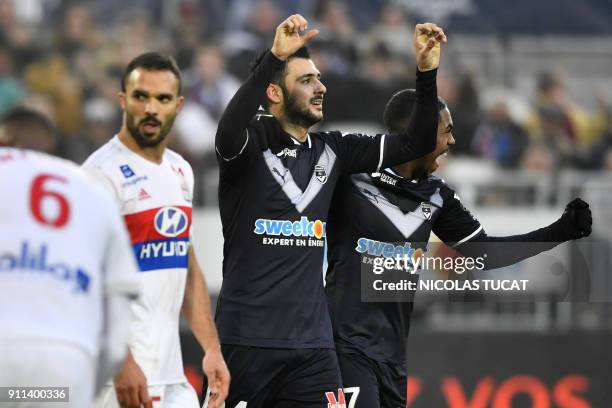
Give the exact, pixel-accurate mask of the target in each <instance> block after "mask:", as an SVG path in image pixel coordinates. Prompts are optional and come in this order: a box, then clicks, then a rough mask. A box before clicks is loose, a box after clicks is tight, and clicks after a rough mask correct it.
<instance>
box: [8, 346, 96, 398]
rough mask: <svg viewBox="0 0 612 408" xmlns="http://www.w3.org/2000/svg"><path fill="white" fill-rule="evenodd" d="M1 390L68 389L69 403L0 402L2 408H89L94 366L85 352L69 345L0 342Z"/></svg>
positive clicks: (92, 392)
mask: <svg viewBox="0 0 612 408" xmlns="http://www.w3.org/2000/svg"><path fill="white" fill-rule="evenodd" d="M0 350H1V351H0V387H7V386H22V387H68V388H69V396H68V398H69V402H68V403H66V402H40V401H38V402H17V403H15V404H12V403H0V406H1V407H3V408H4V407H15V408H34V407H45V408H55V407H62V408H66V407H74V408H81V407H89V406H91V403H92V401H93V395H94V387H95V386H94V381H95V372H96V368H95V363H94V359H93V357H91V356H90V355H89V354H88V353H87V352H86V351H85V350H83V349H82V348H80V347H76V346H73V345H71V344H68V343H61V342H48V343H45V342H42V341H41V340H36V341H31V342H30V341H19V342H16V341H15V342H5V341H0Z"/></svg>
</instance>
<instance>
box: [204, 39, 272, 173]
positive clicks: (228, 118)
mask: <svg viewBox="0 0 612 408" xmlns="http://www.w3.org/2000/svg"><path fill="white" fill-rule="evenodd" d="M282 64H283V62H282V61H281V60H279V59H278V58H276V57H275V56H274V54H272V53H271V52H270V51H268V53H267V54H266V55H265V56H264V58H263V59H262V61H261V62H260V64H259V65H258V66H257V68H255V70H254V71H253V72H252V73H251V75H249V77H248V78H247V80H246V81H245V82H244V83H243V84H242V86H241V87H240V89H238V91H237V92H236V94H235V95H234V96H233V98H232V99H231V100H230V102H229V104H228V105H227V107H226V108H225V111H224V112H223V114H222V115H221V119H220V120H219V126H218V127H217V134H216V136H215V148H216V150H217V155H218V157H219V161H220V162H221V163H229V162H231V161H232V160H234V159H236V158H237V157H239V156H240V155H241V154H242V153H244V152H245V151H248V149H246V147H247V144H248V143H249V140H250V139H254V138H253V137H252V136H251V137H250V136H249V134H248V131H247V127H248V125H249V122H250V121H251V119H252V118H253V116H254V115H255V113H256V112H257V109H258V108H259V106H260V105H261V104H262V102H263V100H264V98H265V92H266V88H267V87H268V85H269V84H270V81H271V80H272V78H273V77H274V74H275V73H276V72H277V70H279V69H280V68H281V67H282Z"/></svg>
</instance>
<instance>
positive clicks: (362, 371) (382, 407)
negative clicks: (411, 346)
mask: <svg viewBox="0 0 612 408" xmlns="http://www.w3.org/2000/svg"><path fill="white" fill-rule="evenodd" d="M338 362H339V363H340V371H341V372H342V381H343V382H344V392H345V395H346V401H347V407H348V402H349V400H350V398H351V397H354V395H355V392H358V393H359V394H358V397H357V399H356V403H355V406H354V407H355V408H405V407H406V391H407V381H408V380H407V375H406V368H405V364H388V363H381V362H378V361H376V360H373V359H371V358H369V357H367V356H365V355H363V354H359V353H338ZM357 387H358V388H357Z"/></svg>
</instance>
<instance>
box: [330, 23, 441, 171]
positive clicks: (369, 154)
mask: <svg viewBox="0 0 612 408" xmlns="http://www.w3.org/2000/svg"><path fill="white" fill-rule="evenodd" d="M445 41H446V36H445V34H444V31H442V29H441V28H440V27H438V26H436V25H435V24H432V23H425V24H417V25H416V27H415V30H414V36H413V46H414V51H415V55H416V60H417V69H418V70H417V79H416V101H415V107H414V109H413V110H412V113H411V114H410V118H409V120H408V121H407V123H406V125H405V126H403V127H402V131H401V132H400V133H391V134H385V135H376V136H375V137H364V135H360V134H348V135H340V133H338V132H330V134H329V135H330V137H329V140H330V142H331V143H334V144H335V145H336V146H337V147H336V149H335V150H336V151H337V153H338V154H339V156H340V159H341V161H342V163H343V165H344V169H345V171H346V172H348V173H361V172H378V171H380V170H381V169H383V168H385V167H389V166H394V165H397V164H401V163H405V162H408V161H411V160H414V159H417V158H419V157H422V156H425V155H426V154H428V153H430V152H432V151H433V150H434V149H435V147H436V135H437V129H438V95H437V85H436V74H437V68H438V65H439V63H440V44H441V43H442V42H445Z"/></svg>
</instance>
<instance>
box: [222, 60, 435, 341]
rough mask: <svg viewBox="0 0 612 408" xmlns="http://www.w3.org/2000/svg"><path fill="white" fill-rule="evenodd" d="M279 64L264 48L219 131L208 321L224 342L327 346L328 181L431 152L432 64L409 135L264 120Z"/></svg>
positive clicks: (421, 80) (421, 78)
mask: <svg viewBox="0 0 612 408" xmlns="http://www.w3.org/2000/svg"><path fill="white" fill-rule="evenodd" d="M278 66H279V61H278V60H276V59H275V57H274V56H273V55H272V54H270V53H268V55H267V56H266V57H265V58H264V60H263V62H262V63H261V65H260V66H259V67H258V68H257V69H256V70H255V72H254V73H253V74H252V75H251V76H250V78H249V79H248V80H247V81H246V82H245V84H243V86H242V87H241V89H240V90H239V91H238V92H237V94H236V96H234V98H233V99H232V101H231V102H230V104H229V105H228V108H227V109H226V111H225V113H224V115H223V117H222V119H221V121H220V124H219V129H218V131H217V137H216V144H217V153H218V156H217V158H218V161H219V167H220V180H219V207H220V212H221V222H222V225H223V236H224V239H225V242H224V247H223V284H222V287H221V292H220V294H219V300H218V304H217V312H216V324H217V327H218V330H219V336H220V340H221V343H222V344H234V345H244V346H256V347H269V348H333V347H334V343H333V336H332V330H331V322H330V319H329V313H328V309H327V302H326V299H325V292H324V287H323V278H322V267H323V252H324V245H325V238H326V236H327V231H326V224H327V217H328V213H329V208H330V203H331V200H332V196H333V192H334V189H335V187H336V184H337V183H338V180H339V179H340V177H341V176H343V175H344V174H350V173H357V172H364V171H377V169H379V168H382V167H384V166H389V165H394V164H399V163H401V162H404V161H406V160H410V159H411V158H416V157H419V156H421V155H424V154H426V153H428V152H429V151H431V150H433V148H434V144H435V133H436V126H437V94H436V85H435V82H436V81H435V77H436V72H435V71H429V72H425V73H419V74H418V75H417V86H416V88H417V93H418V95H420V96H417V100H418V101H419V103H418V105H417V107H418V106H421V108H422V109H421V108H418V109H421V110H420V113H419V114H418V115H416V114H414V115H413V116H414V117H415V121H414V122H415V123H416V122H418V123H420V124H421V125H420V127H419V126H416V128H415V127H414V126H413V127H411V128H410V131H409V132H412V133H408V132H404V133H402V134H387V135H376V136H372V137H370V136H363V135H358V134H342V133H340V132H311V133H309V134H308V135H307V138H306V140H305V141H304V142H299V141H297V140H296V139H294V138H292V137H290V136H289V135H288V134H287V133H285V132H283V131H282V130H281V129H280V128H276V129H275V128H274V127H273V126H272V127H270V126H263V125H262V123H268V122H266V121H267V120H268V119H269V118H267V117H266V116H265V115H256V116H254V115H255V113H256V111H257V107H258V106H259V103H260V102H261V99H262V98H264V97H265V89H266V87H267V85H268V83H269V82H270V80H271V78H272V74H273V72H274V69H278ZM419 98H420V99H419ZM268 116H269V115H268ZM245 118H248V120H246V123H245ZM274 122H275V123H276V121H275V120H274ZM409 134H414V135H419V137H418V138H416V137H415V138H414V140H413V139H411V138H410V137H409ZM279 141H280V142H279ZM270 146H277V148H270Z"/></svg>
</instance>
